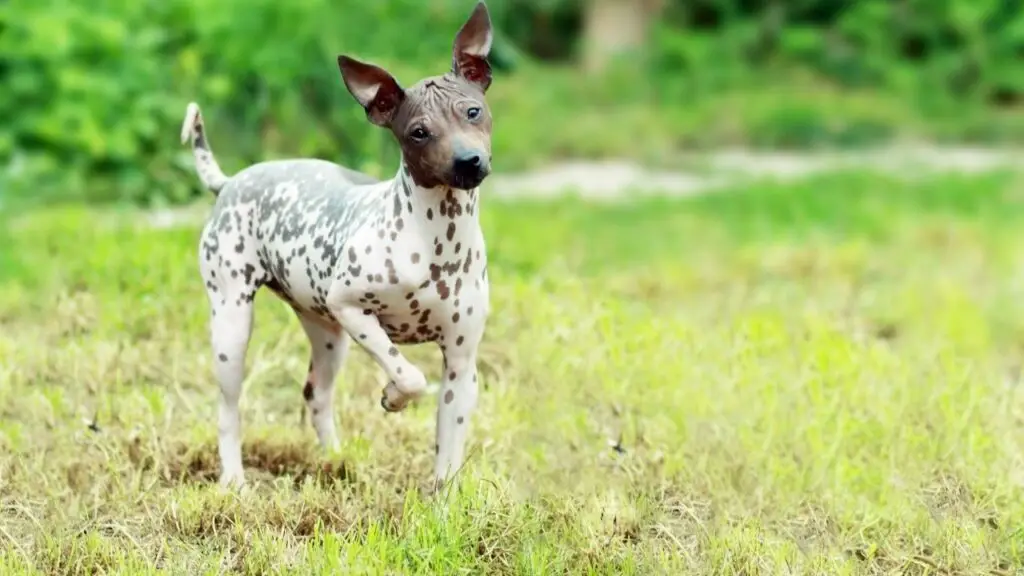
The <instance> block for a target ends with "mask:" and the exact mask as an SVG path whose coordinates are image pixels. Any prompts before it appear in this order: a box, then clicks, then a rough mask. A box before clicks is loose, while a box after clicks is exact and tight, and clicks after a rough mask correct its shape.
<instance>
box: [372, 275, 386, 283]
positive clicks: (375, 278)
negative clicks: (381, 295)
mask: <svg viewBox="0 0 1024 576" xmlns="http://www.w3.org/2000/svg"><path fill="white" fill-rule="evenodd" d="M373 280H374V282H378V283H380V282H383V281H384V277H383V276H381V275H380V274H377V275H375V276H374V277H373Z"/></svg>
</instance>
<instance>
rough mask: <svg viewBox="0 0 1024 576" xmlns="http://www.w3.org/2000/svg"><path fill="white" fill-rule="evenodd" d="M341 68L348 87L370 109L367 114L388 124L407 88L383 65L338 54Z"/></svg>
mask: <svg viewBox="0 0 1024 576" xmlns="http://www.w3.org/2000/svg"><path fill="white" fill-rule="evenodd" d="M338 68H339V69H341V78H342V80H344V81H345V87H346V88H348V91H349V92H350V93H351V94H352V96H353V97H355V99H356V101H357V102H359V104H360V105H361V106H362V107H363V109H365V110H366V117H367V118H368V119H369V120H370V122H373V123H374V124H376V125H378V126H388V125H389V124H391V121H392V120H393V119H394V118H395V112H397V111H398V107H399V105H401V104H402V100H403V99H405V90H403V89H402V87H401V86H399V84H398V81H397V80H395V78H394V77H393V76H392V75H391V74H388V73H387V72H386V71H385V70H384V69H383V68H380V67H377V66H374V65H373V64H367V63H365V62H360V61H358V60H356V59H355V58H349V57H348V56H344V55H342V56H338Z"/></svg>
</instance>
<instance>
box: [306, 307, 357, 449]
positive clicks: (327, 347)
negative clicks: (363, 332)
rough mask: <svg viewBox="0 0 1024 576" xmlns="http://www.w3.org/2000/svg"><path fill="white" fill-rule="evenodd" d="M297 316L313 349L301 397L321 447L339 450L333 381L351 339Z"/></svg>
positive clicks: (338, 329) (337, 329)
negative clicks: (335, 426)
mask: <svg viewBox="0 0 1024 576" xmlns="http://www.w3.org/2000/svg"><path fill="white" fill-rule="evenodd" d="M298 316H299V321H300V322H301V323H302V328H303V330H305V331H306V336H308V337H309V343H310V346H312V357H311V359H310V361H309V372H308V373H307V375H306V384H305V386H304V387H303V388H302V397H303V398H305V399H306V406H307V407H308V408H309V415H310V420H311V421H312V423H313V429H314V430H316V435H317V438H318V439H319V441H320V446H321V447H323V448H324V449H327V450H336V449H337V448H338V435H337V433H336V432H335V430H334V381H335V379H336V378H337V376H338V371H339V370H340V369H341V366H342V364H344V362H345V356H346V355H347V354H348V347H349V342H350V339H349V337H348V334H346V333H345V332H344V331H342V330H341V328H340V327H338V328H335V329H331V328H328V327H326V326H324V325H322V324H320V323H318V322H316V321H314V320H310V319H309V318H306V317H304V316H302V315H301V314H299V315H298Z"/></svg>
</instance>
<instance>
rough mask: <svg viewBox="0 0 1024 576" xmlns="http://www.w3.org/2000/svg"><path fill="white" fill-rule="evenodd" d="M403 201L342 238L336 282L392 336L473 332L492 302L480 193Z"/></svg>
mask: <svg viewBox="0 0 1024 576" xmlns="http://www.w3.org/2000/svg"><path fill="white" fill-rule="evenodd" d="M396 197H397V198H398V199H399V201H401V205H399V204H398V203H397V202H396V204H395V206H394V208H393V209H392V210H388V211H387V212H386V213H385V214H383V215H381V216H380V221H378V222H375V223H374V225H373V226H371V227H367V228H366V229H365V230H363V231H361V232H360V233H359V234H357V235H356V236H355V237H353V238H352V239H351V240H350V241H349V242H348V243H347V244H346V246H345V248H344V250H343V252H342V259H341V261H342V270H341V272H340V275H339V276H338V278H337V280H336V282H338V283H339V287H340V289H341V290H342V291H343V292H344V293H345V300H347V301H349V302H351V301H352V300H353V299H354V300H355V303H357V304H358V306H360V307H361V308H362V309H363V311H364V313H366V314H373V315H376V316H377V318H378V319H379V320H380V323H381V326H383V328H384V330H385V332H387V334H388V336H389V337H390V338H391V339H392V341H394V342H395V343H399V344H414V343H420V342H428V341H438V340H444V339H447V338H451V339H454V340H459V339H460V338H462V337H469V336H471V335H472V334H474V333H476V332H477V330H478V325H482V323H483V320H484V318H485V316H486V313H487V307H488V303H487V300H488V286H487V276H486V269H487V255H486V248H485V245H484V241H483V235H482V233H481V231H480V227H479V224H478V221H477V219H476V215H475V198H472V197H470V198H468V199H466V200H464V201H462V202H460V201H459V199H458V198H456V197H453V196H452V195H448V196H446V197H445V198H441V199H439V200H437V201H436V202H434V203H430V202H422V200H421V205H419V206H417V205H416V203H414V202H413V201H412V199H410V198H408V197H406V196H405V195H403V194H400V193H399V194H396Z"/></svg>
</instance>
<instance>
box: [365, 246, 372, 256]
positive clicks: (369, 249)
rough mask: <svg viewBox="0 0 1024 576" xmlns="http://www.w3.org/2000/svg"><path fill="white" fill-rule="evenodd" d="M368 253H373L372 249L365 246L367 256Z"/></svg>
mask: <svg viewBox="0 0 1024 576" xmlns="http://www.w3.org/2000/svg"><path fill="white" fill-rule="evenodd" d="M370 252H373V248H372V247H371V246H367V247H366V253H367V254H369V253H370Z"/></svg>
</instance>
